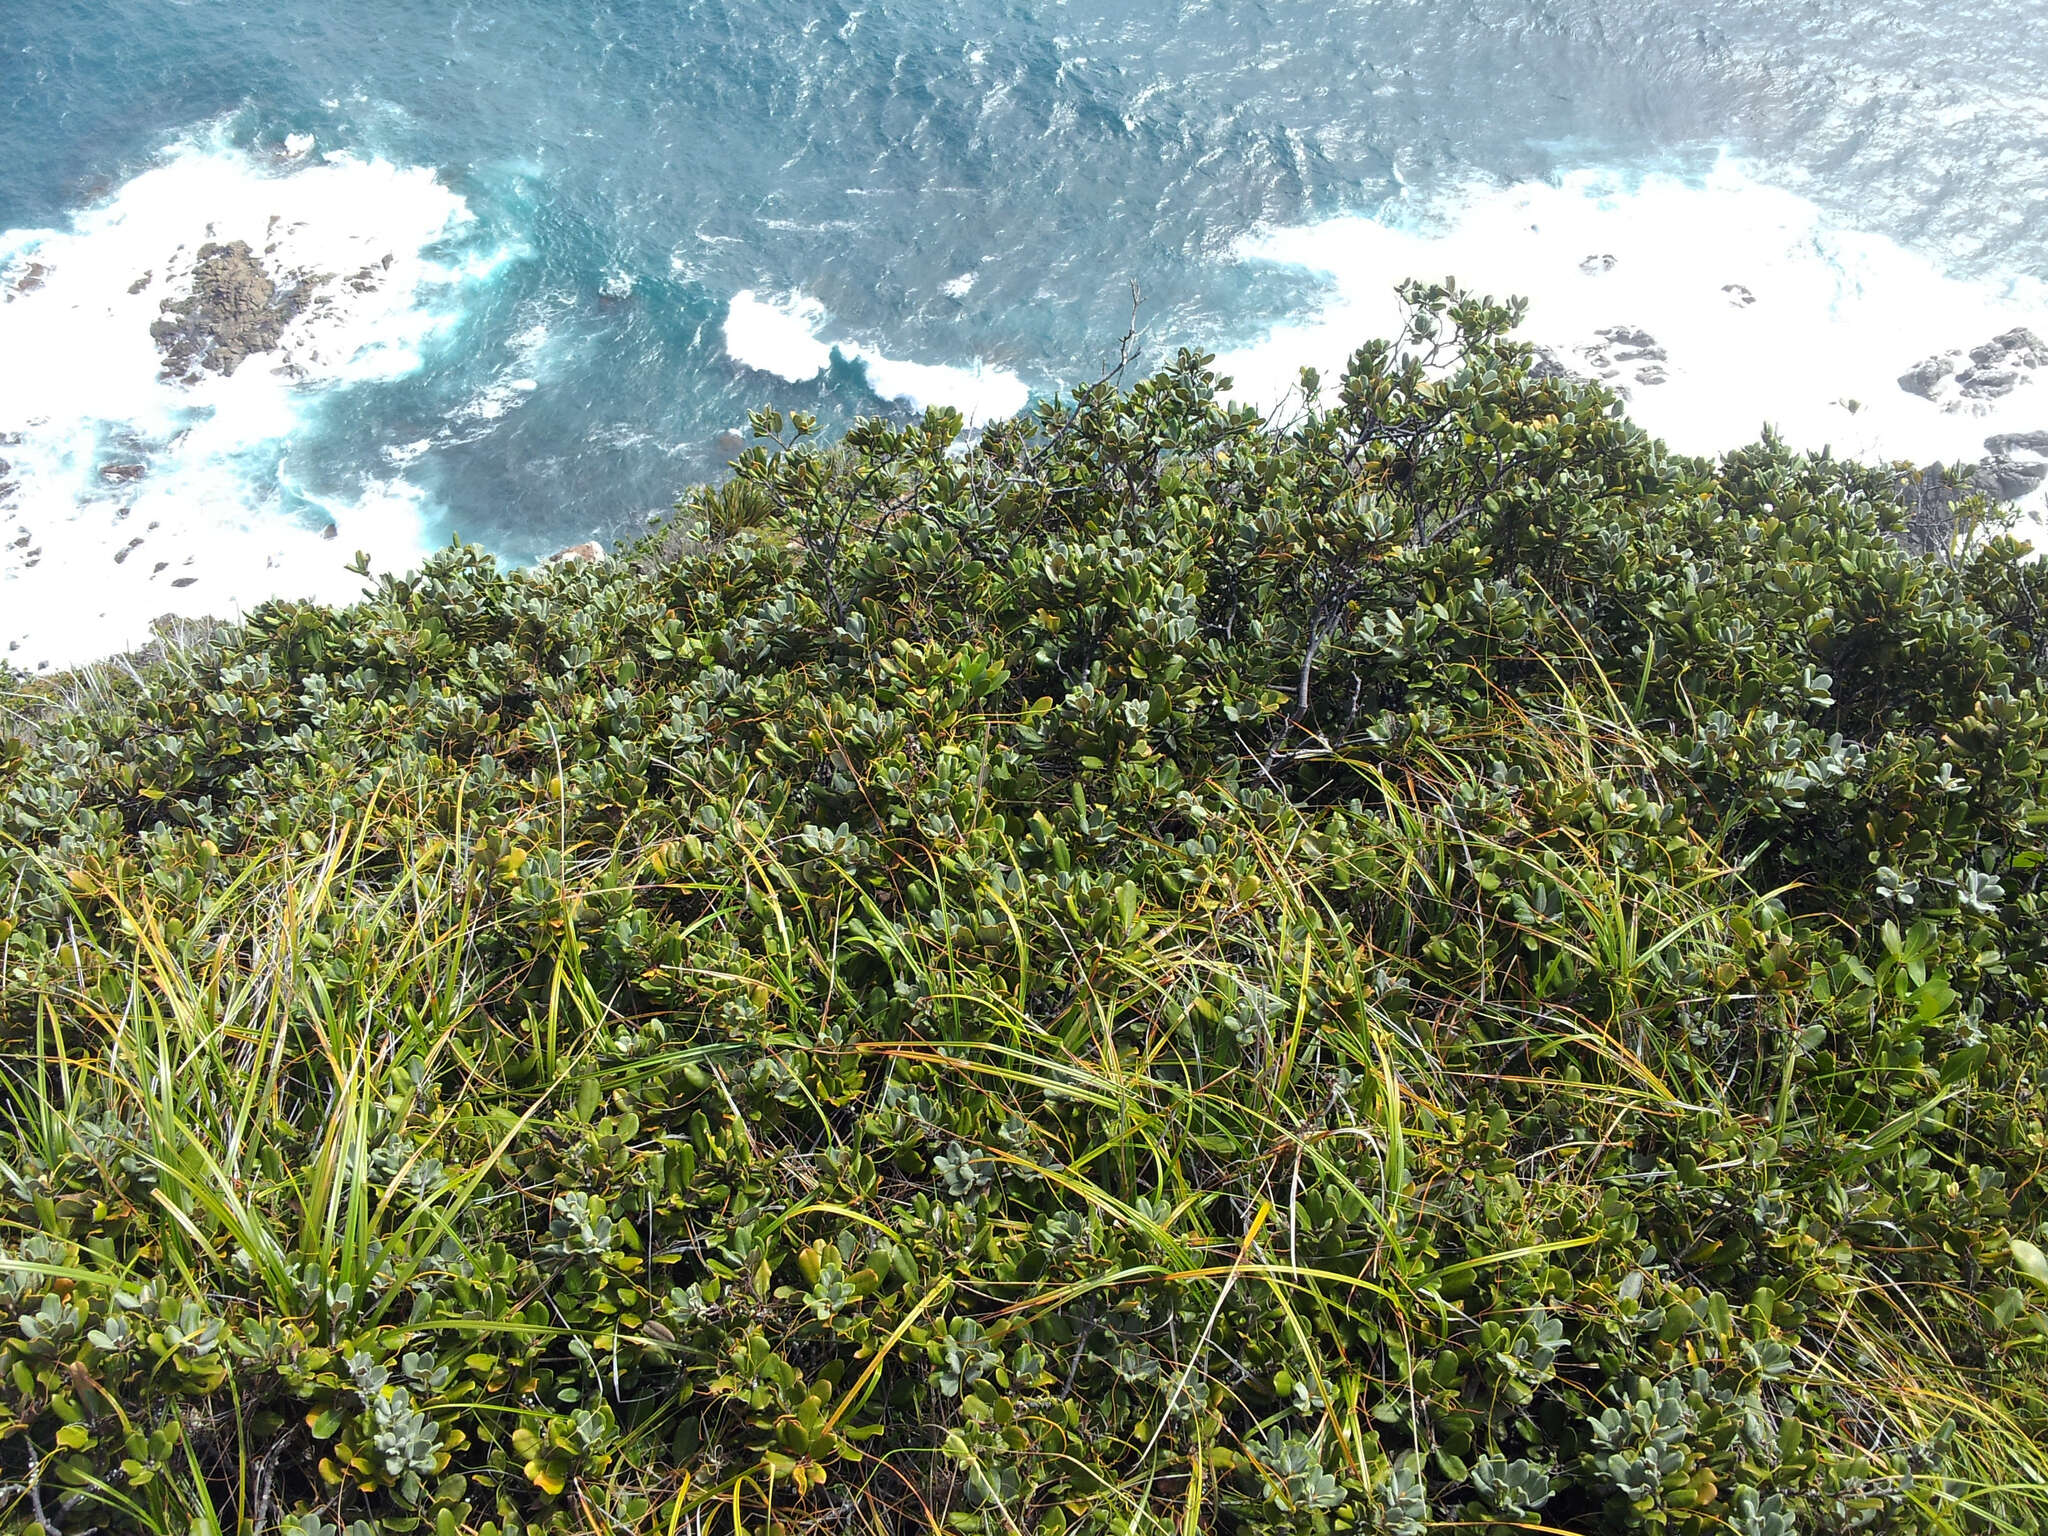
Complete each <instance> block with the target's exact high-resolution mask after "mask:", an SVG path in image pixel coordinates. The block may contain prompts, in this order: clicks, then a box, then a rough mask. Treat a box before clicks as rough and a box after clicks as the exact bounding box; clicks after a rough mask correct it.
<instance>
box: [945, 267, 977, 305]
mask: <svg viewBox="0 0 2048 1536" xmlns="http://www.w3.org/2000/svg"><path fill="white" fill-rule="evenodd" d="M977 275H978V274H976V273H973V272H962V273H961V274H960V275H959V276H958V277H949V278H947V279H946V280H945V281H944V282H943V283H941V284H939V291H940V292H941V293H943V294H944V295H945V296H946V297H947V298H949V299H964V298H966V297H967V295H968V294H970V293H972V292H974V279H975V278H976V276H977Z"/></svg>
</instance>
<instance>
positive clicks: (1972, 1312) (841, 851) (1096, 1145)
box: [0, 287, 2048, 1536]
mask: <svg viewBox="0 0 2048 1536" xmlns="http://www.w3.org/2000/svg"><path fill="white" fill-rule="evenodd" d="M1407 297H1408V298H1409V299H1410V301H1411V303H1412V305H1413V307H1414V315H1415V319H1414V324H1413V326H1412V328H1411V330H1410V331H1409V333H1408V334H1407V335H1406V336H1404V337H1403V338H1402V340H1401V342H1400V343H1399V344H1398V345H1389V344H1375V345H1372V346H1368V347H1366V348H1364V349H1363V350H1362V351H1361V352H1360V353H1359V354H1358V355H1357V357H1356V358H1355V360H1354V361H1353V363H1352V365H1351V367H1350V368H1349V369H1348V371H1347V372H1346V374H1345V376H1344V378H1343V380H1342V381H1341V383H1340V384H1339V385H1338V387H1337V388H1336V389H1335V391H1334V394H1332V393H1330V392H1326V391H1324V390H1323V389H1322V388H1321V387H1320V386H1319V385H1318V384H1317V381H1315V380H1313V379H1312V378H1308V379H1305V380H1304V385H1305V397H1304V398H1305V401H1306V404H1305V405H1304V406H1303V407H1302V409H1301V411H1300V413H1299V415H1298V417H1297V418H1296V419H1294V420H1292V421H1291V422H1287V423H1281V424H1275V423H1272V422H1268V421H1266V420H1263V419H1261V418H1260V417H1259V416H1257V415H1256V414H1254V413H1252V412H1250V411H1248V410H1245V409H1242V408H1237V407H1233V406H1229V405H1227V404H1225V403H1223V401H1222V400H1221V398H1220V397H1219V390H1220V388H1221V385H1220V382H1219V381H1218V380H1217V379H1216V378H1215V377H1214V376H1213V375H1212V374H1211V373H1210V372H1208V370H1207V364H1208V359H1206V358H1203V357H1200V356H1196V355H1191V354H1186V353H1183V354H1182V355H1181V356H1180V357H1178V358H1177V359H1176V360H1175V361H1174V362H1173V363H1172V365H1171V366H1169V367H1167V368H1166V369H1165V370H1164V371H1162V372H1160V373H1159V374H1158V375H1157V376H1156V377H1153V378H1150V379H1147V380H1145V381H1143V382H1141V383H1137V384H1135V385H1134V386H1132V387H1128V388H1126V387H1124V385H1123V383H1122V382H1121V381H1120V380H1115V379H1112V380H1106V381H1104V382H1103V383H1102V384H1100V385H1097V386H1094V387H1089V388H1084V389H1081V390H1078V391H1076V392H1075V393H1074V394H1073V395H1072V397H1071V398H1064V399H1056V400H1053V401H1049V402H1047V403H1045V404H1043V405H1042V406H1040V407H1038V408H1037V409H1036V410H1035V411H1034V412H1033V413H1032V414H1031V415H1030V416H1029V417H1027V418H1024V419H1020V420H1018V421H1015V422H1011V423H1007V424H1004V425H1002V426H999V427H996V428H993V429H991V430H989V431H988V432H987V433H985V434H984V435H983V436H982V437H981V438H980V439H979V440H978V441H977V442H974V443H973V444H971V445H968V444H964V443H963V441H962V436H961V423H960V420H959V418H958V417H957V416H956V415H953V414H952V413H949V412H944V411H933V412H930V413H927V414H926V415H925V416H924V417H923V418H922V419H920V420H917V421H914V422H911V423H909V424H907V425H906V424H891V423H888V422H883V421H874V422H867V423H863V424H861V425H859V426H857V427H856V428H855V429H854V430H853V431H852V432H850V433H849V434H848V436H847V437H846V439H845V440H844V441H843V442H841V443H838V444H835V445H831V446H823V445H820V444H818V443H817V442H816V441H815V439H814V438H813V437H812V435H811V424H810V423H809V422H808V421H806V420H804V419H802V418H798V419H797V420H796V421H795V422H793V423H785V422H783V420H782V419H781V418H780V417H778V416H776V415H775V414H774V413H772V412H768V413H763V414H762V415H761V416H759V417H758V418H757V419H756V423H755V426H756V429H757V431H758V433H759V434H760V435H761V437H762V439H763V441H762V444H761V446H759V447H757V448H755V449H752V450H750V451H749V452H748V453H747V454H746V455H745V456H744V457H742V458H741V459H740V460H739V461H738V463H737V464H736V466H735V469H734V473H733V476H732V478H731V479H730V480H729V481H728V482H727V483H725V484H723V485H720V486H717V487H709V488H705V489H703V490H700V491H698V492H696V493H693V494H692V495H691V496H690V497H689V498H688V500H687V501H686V502H685V504H684V506H683V508H682V510H681V513H680V516H679V518H678V520H677V521H676V522H675V524H674V525H673V526H671V527H670V528H668V529H667V530H665V531H664V533H663V534H662V535H660V536H659V537H657V538H656V539H655V540H652V541H650V543H649V544H648V545H647V546H646V547H644V548H641V549H639V550H634V551H629V552H626V553H624V554H622V555H621V556H620V557H618V558H616V559H613V560H610V561H608V562H605V563H603V564H601V565H596V566H581V567H569V568H564V569H550V570H540V571H533V572H510V573H508V572H502V571H499V570H498V569H496V568H495V567H494V566H493V565H492V563H491V562H490V561H489V560H488V559H487V558H485V557H483V556H481V555H480V554H478V553H476V552H474V551H471V550H466V549H453V550H450V551H448V552H447V553H445V554H444V555H442V556H440V557H438V558H436V559H435V560H434V561H432V562H431V563H430V564H429V565H428V566H427V567H426V568H425V569H424V570H422V571H420V572H419V573H417V574H414V575H410V576H405V577H386V578H384V579H382V580H381V581H380V582H379V583H378V584H377V586H376V587H375V590H374V591H373V592H371V593H370V594H369V595H368V596H367V597H366V599H365V601H364V602H363V603H362V604H360V605H359V606H357V607H355V608H352V609H349V610H347V611H343V612H334V611H330V610H327V609H323V608H319V607H314V606H310V605H304V604H295V603H278V604H273V605H271V606H269V607H266V608H264V609H262V610H260V611H258V612H257V613H255V614H254V615H253V616H251V618H250V619H249V620H248V621H247V622H246V623H244V624H242V625H240V626H239V627H235V628H230V629H221V630H219V631H217V632H214V633H211V634H208V635H206V636H203V637H198V638H188V639H187V640H186V641H184V642H182V643H179V644H173V645H167V646H166V647H165V648H164V651H165V654H163V655H161V656H158V657H156V658H154V659H152V660H151V661H149V662H148V663H147V664H144V665H140V666H127V665H109V666H106V667H102V668H99V669H95V670H94V671H92V672H90V673H88V674H83V675H80V676H76V677H72V678H68V679H64V680H62V681H61V682H60V683H59V684H58V685H56V686H41V687H32V686H30V685H27V684H25V683H17V685H16V695H17V696H16V699H15V702H14V706H13V723H12V724H11V725H8V726H6V727H5V729H6V730H7V731H9V732H10V733H11V734H10V735H9V736H7V737H6V738H5V739H0V796H4V799H0V882H4V886H5V889H6V891H7V893H8V896H7V901H6V904H5V908H4V911H5V916H4V917H0V939H4V944H0V1030H4V1033H5V1041H4V1051H5V1063H4V1064H5V1068H6V1073H5V1081H6V1085H7V1090H8V1098H7V1100H6V1101H5V1103H6V1113H5V1117H4V1127H0V1222H4V1241H5V1249H4V1254H0V1261H4V1262H0V1314H4V1317H0V1325H4V1327H0V1333H4V1344H0V1352H4V1364H0V1469H4V1478H5V1481H6V1484H7V1487H6V1490H5V1495H4V1497H5V1499H6V1501H7V1503H6V1505H5V1508H6V1510H7V1513H6V1515H5V1518H6V1520H7V1521H8V1522H9V1523H10V1525H12V1526H14V1527H16V1528H19V1527H20V1526H22V1525H25V1524H26V1523H27V1522H29V1521H31V1520H35V1521H40V1522H41V1523H42V1524H43V1525H44V1526H45V1527H46V1528H47V1529H50V1530H53V1531H64V1532H82V1531H84V1530H85V1529H86V1528H88V1527H97V1528H99V1529H101V1530H118V1531H129V1530H138V1531H139V1530H157V1531H171V1530H176V1531H179V1532H184V1531H187V1530H206V1531H213V1530H220V1531H228V1530H256V1531H262V1532H269V1531H273V1530H277V1529H280V1528H282V1529H285V1530H289V1531H292V1532H294V1533H300V1536H324V1533H328V1532H330V1531H331V1530H333V1529H335V1528H340V1529H345V1530H349V1531H353V1532H355V1533H357V1536H367V1533H371V1532H376V1531H393V1532H407V1531H414V1530H420V1531H424V1530H427V1529H432V1530H434V1531H436V1532H437V1533H442V1536H452V1533H454V1532H456V1531H458V1530H469V1531H479V1532H501V1533H502V1532H512V1531H515V1530H522V1529H532V1528H541V1529H551V1530H561V1531H568V1530H577V1531H586V1530H587V1531H593V1532H595V1531H608V1530H614V1529H617V1530H641V1529H644V1530H648V1531H662V1532H669V1533H674V1532H677V1531H682V1530H688V1531H690V1532H692V1533H702V1532H704V1531H706V1530H707V1529H710V1527H709V1526H708V1525H707V1522H710V1521H716V1522H731V1524H732V1526H733V1528H734V1529H735V1530H738V1529H741V1528H744V1529H746V1530H749V1531H758V1532H764V1533H765V1532H768V1531H771V1530H780V1531H785V1532H794V1531H798V1530H809V1529H812V1528H819V1529H823V1528H847V1529H852V1530H873V1531H885V1530H886V1531H896V1530H924V1529H930V1528H941V1527H942V1528H946V1529H949V1530H955V1531H960V1532H966V1533H976V1532H987V1533H990V1536H995V1533H1009V1536H1020V1533H1023V1532H1034V1533H1036V1532H1045V1533H1050V1536H1060V1533H1062V1532H1064V1531H1068V1530H1082V1531H1088V1532H1102V1533H1105V1536H1108V1533H1114V1536H1135V1533H1138V1532H1141V1531H1159V1532H1165V1531H1168V1530H1177V1531H1180V1532H1183V1533H1192V1532H1194V1531H1197V1530H1205V1529H1215V1530H1221V1531H1229V1532H1282V1531H1287V1532H1292V1531H1302V1532H1317V1533H1322V1532H1328V1531H1383V1532H1393V1533H1402V1536H1413V1533H1418V1532H1421V1531H1425V1530H1430V1529H1436V1528H1446V1529H1449V1528H1460V1529H1486V1528H1488V1527H1492V1528H1495V1529H1525V1530H1526V1529H1553V1530H1564V1531H1668V1532H1677V1533H1705V1532H1719V1531H1729V1530H1733V1531H1737V1532H1741V1533H1743V1536H1790V1533H1791V1532H1793V1531H1798V1532H1804V1533H1821V1532H1842V1531H1852V1530H1883V1531H1900V1530H1927V1531H1965V1530H1969V1531H1977V1530H1985V1531H1988V1530H1999V1529H2004V1530H2025V1529H2034V1528H2037V1527H2038V1523H2039V1521H2040V1520H2041V1518H2042V1514H2043V1511H2044V1510H2048V1469H2044V1467H2043V1465H2042V1461H2041V1455H2042V1451H2043V1447H2044V1443H2048V1414H2044V1402H2043V1387H2044V1372H2043V1367H2042V1352H2043V1348H2044V1342H2048V1323H2044V1318H2048V1260H2044V1259H2043V1257H2042V1255H2041V1252H2040V1247H2041V1246H2048V1233H2044V1219H2048V1203H2044V1196H2043V1192H2042V1186H2041V1177H2040V1176H2041V1173H2042V1167H2043V1155H2044V1149H2048V1132H2044V1125H2043V1105H2042V1101H2041V1097H2040V1092H2039V1080H2040V1077H2041V1074H2042V1071H2043V1067H2044V1063H2048V1025H2044V1023H2043V1019H2042V999H2043V998H2044V996H2048V925H2044V916H2043V908H2042V896H2041V893H2040V889H2039V871H2040V865H2041V860H2042V837H2041V824H2042V822H2043V820H2044V818H2048V796H2044V782H2048V707H2044V697H2043V689H2042V676H2041V648H2040V644H2039V642H2038V640H2037V630H2036V616H2037V613H2038V596H2039V592H2040V588H2041V581H2042V579H2041V577H2040V576H2039V575H2037V574H2036V571H2035V569H2034V568H2033V567H2032V566H2030V565H2028V564H2025V563H2022V560H2021V558H2020V557H2021V554H2022V553H2023V551H2022V549H2021V547H2020V546H2018V545H2015V544H2013V543H2012V542H2010V541H2008V540H1997V539H1994V540H1991V541H1989V542H1985V543H1982V544H1981V545H1980V546H1978V547H1975V548H1972V549H1959V550H1957V551H1952V552H1950V553H1949V554H1947V555H1946V556H1944V557H1941V558H1920V557H1913V556H1909V555H1907V554H1906V553H1904V552H1902V550H1901V549H1900V547H1899V546H1898V543H1897V541H1896V540H1895V539H1894V538H1893V537H1892V535H1891V532H1890V531H1889V530H1890V529H1891V528H1892V527H1894V526H1895V524H1896V519H1897V511H1896V508H1895V507H1894V506H1893V504H1892V500H1891V491H1890V476H1889V475H1888V474H1880V473H1876V472H1873V471H1868V470H1864V469H1860V468H1858V467H1856V466H1853V465H1848V464H1843V463H1839V462H1833V461H1830V460H1827V459H1824V458H1823V459H1813V458H1808V457H1802V456H1799V455H1795V454H1792V453H1789V452H1788V451H1786V450H1785V449H1784V448H1783V447H1782V446H1780V445H1778V444H1776V443H1774V442H1772V441H1770V440H1769V439H1766V440H1765V441H1764V442H1763V443H1762V444H1760V445H1759V446H1757V447H1755V448H1753V449H1749V450H1746V451H1744V452H1741V453H1738V454H1735V455H1732V456H1731V457H1730V458H1728V459H1727V460H1726V461H1725V462H1722V463H1718V464H1709V463H1705V462H1701V461H1697V460H1690V459H1682V458H1677V457H1674V456H1671V455H1669V454H1667V453H1666V452H1665V451H1664V450H1663V449H1662V448H1661V447H1660V446H1659V445H1658V444H1656V443H1655V442H1653V441H1651V440H1650V439H1648V438H1647V437H1646V436H1645V435H1644V434H1643V433H1642V432H1640V431H1639V430H1638V429H1636V428H1635V427H1633V426H1632V425H1630V424H1629V422H1628V421H1627V420H1626V419H1625V417H1624V416H1623V414H1622V413H1621V410H1620V407H1619V406H1618V404H1617V403H1616V402H1615V401H1614V399H1613V398H1612V397H1611V396H1610V395H1608V394H1607V393H1605V392H1604V391H1602V390H1601V389H1600V388H1598V387H1597V386H1590V385H1583V384H1580V383H1577V382H1574V381H1570V380H1565V379H1557V378H1537V377H1532V376H1531V375H1530V372H1529V355H1528V353H1527V351H1526V349H1524V348H1522V347H1520V346H1518V345H1515V344H1513V343H1511V342H1509V341H1508V340H1507V339H1506V337H1507V333H1508V327H1509V325H1510V323H1511V322H1512V320H1513V319H1514V318H1515V316H1514V312H1513V310H1512V309H1501V308H1498V307H1495V306H1493V305H1491V304H1487V303H1481V302H1477V301H1473V300H1471V299H1468V298H1465V297H1463V296H1460V295H1458V294H1456V293H1454V292H1452V291H1450V290H1447V289H1443V288H1434V287H1412V288H1410V289H1409V290H1408V291H1407ZM718 1528H719V1529H724V1528H725V1527H724V1525H722V1524H721V1525H720V1526H719V1527H718Z"/></svg>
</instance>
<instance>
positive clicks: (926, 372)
mask: <svg viewBox="0 0 2048 1536" xmlns="http://www.w3.org/2000/svg"><path fill="white" fill-rule="evenodd" d="M839 350H840V351H841V352H842V353H843V354H845V355H846V356H847V357H848V358H849V359H851V360H852V361H854V362H857V363H859V364H860V365H861V366H862V368H863V369H865V370H866V372H867V377H868V388H870V389H872V390H873V391H874V392H875V393H876V394H878V395H880V396H881V397H882V398H883V399H884V400H904V401H908V402H909V404H910V405H911V406H912V407H914V408H915V409H918V410H923V409H924V408H925V407H926V406H929V405H950V406H952V407H953V408H954V409H955V410H957V411H958V412H959V413H960V414H961V415H962V416H964V417H965V418H966V419H967V422H968V424H969V425H970V426H971V425H975V424H978V423H981V422H989V421H1001V420H1003V419H1005V418H1006V417H1010V416H1014V415H1016V414H1017V413H1018V412H1019V411H1021V410H1023V409H1024V407H1025V406H1027V405H1029V404H1030V403H1031V387H1030V386H1029V385H1028V384H1026V383H1025V382H1024V381H1023V380H1022V379H1020V378H1019V377H1017V375H1016V374H1014V373H1012V372H1010V370H1009V369H1007V368H994V367H990V366H989V365H988V364H985V363H983V362H980V361H979V360H977V361H975V362H974V363H971V364H967V365H964V366H955V365H952V364H945V363H909V362H904V361H902V360H901V359H899V358H893V357H884V356H883V355H882V354H881V353H880V352H877V351H875V350H874V349H873V348H871V347H863V346H861V345H860V344H859V343H858V342H847V343H842V344H841V345H840V348H839Z"/></svg>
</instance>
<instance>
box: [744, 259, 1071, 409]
mask: <svg viewBox="0 0 2048 1536" xmlns="http://www.w3.org/2000/svg"><path fill="white" fill-rule="evenodd" d="M827 318H828V317H827V315H826V313H825V306H824V305H823V304H821V303H819V302H818V301H817V300H816V299H814V298H812V297H811V296H810V295H808V294H806V293H803V292H801V291H795V292H790V293H785V294H778V295H775V296H773V297H771V298H765V299H764V298H762V297H761V296H760V295H759V294H758V293H756V292H755V291H754V290H753V289H751V288H749V289H745V290H742V291H741V292H739V293H737V294H734V295H733V298H732V302H731V303H730V304H729V305H728V306H727V308H726V315H725V350H726V353H727V355H728V356H730V357H731V358H732V360H733V361H734V362H736V363H739V364H741V365H742V366H744V367H748V368H754V369H758V370H759V371H761V372H763V373H772V374H774V375H775V376H776V377H777V378H780V379H784V380H787V381H788V382H789V383H792V384H799V383H803V382H804V381H806V380H809V379H815V378H817V377H818V376H819V375H820V374H822V373H823V372H824V371H825V370H826V369H827V368H829V367H831V365H832V359H833V357H834V356H835V355H837V356H839V357H842V358H844V359H846V361H848V362H851V363H857V364H859V365H860V367H861V370H862V372H863V373H864V374H865V376H866V378H867V382H868V388H869V389H871V390H873V391H874V392H875V394H876V395H878V396H879V397H880V398H882V399H884V400H902V401H905V402H907V403H908V404H910V405H911V406H913V407H914V408H917V409H920V410H921V409H923V408H924V407H926V406H928V405H950V406H953V407H955V408H956V409H957V410H958V411H959V412H960V414H961V415H962V416H964V417H965V418H966V419H967V421H968V423H969V424H970V425H973V424H977V423H981V422H988V421H996V420H1000V419H1002V418H1003V417H1006V416H1014V415H1015V414H1016V413H1017V412H1018V411H1021V410H1023V409H1024V407H1025V406H1026V405H1027V404H1028V403H1029V402H1030V399H1031V389H1030V386H1028V385H1027V384H1025V382H1024V381H1023V380H1022V379H1021V378H1019V377H1018V376H1017V375H1016V374H1014V373H1012V372H1011V371H1010V370H1008V369H1007V368H998V367H994V366H992V365H990V364H987V363H984V362H982V361H981V360H979V359H976V360H975V361H974V362H973V363H971V364H966V365H959V364H951V363H919V362H911V361H907V360H904V359H902V358H895V357H891V356H889V355H888V354H887V353H885V352H883V351H882V350H881V349H879V348H877V347H874V346H871V345H868V344H866V343H862V342H858V341H829V340H827V339H826V338H825V335H824V332H825V326H826V322H827Z"/></svg>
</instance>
